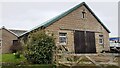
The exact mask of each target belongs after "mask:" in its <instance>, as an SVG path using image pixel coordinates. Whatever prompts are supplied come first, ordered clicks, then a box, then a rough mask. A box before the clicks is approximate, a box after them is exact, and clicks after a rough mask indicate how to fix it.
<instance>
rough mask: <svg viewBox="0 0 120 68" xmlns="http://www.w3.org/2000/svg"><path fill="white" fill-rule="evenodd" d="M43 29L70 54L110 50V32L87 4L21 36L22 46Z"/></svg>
mask: <svg viewBox="0 0 120 68" xmlns="http://www.w3.org/2000/svg"><path fill="white" fill-rule="evenodd" d="M41 29H42V30H45V32H46V34H48V35H53V37H54V38H55V44H56V46H57V47H63V49H64V50H67V51H68V52H72V53H75V54H81V53H100V52H102V51H103V50H104V51H109V50H110V48H109V33H110V31H109V30H108V29H107V28H106V26H105V25H104V24H103V23H102V22H101V21H100V19H99V18H98V17H97V16H96V15H95V13H94V12H93V11H92V10H91V9H90V8H89V7H88V5H87V4H86V3H85V2H82V3H80V4H78V5H76V6H75V7H73V8H71V9H69V10H68V11H66V12H64V13H62V14H60V15H58V16H56V17H54V18H52V19H50V20H48V21H46V22H44V23H43V24H41V25H39V26H38V27H35V28H34V29H32V30H30V31H28V32H25V33H24V34H22V35H21V36H19V39H20V42H21V43H22V45H24V44H25V42H26V41H27V40H28V39H29V34H30V33H33V32H36V31H40V30H41ZM58 49H59V48H58ZM64 50H63V51H64Z"/></svg>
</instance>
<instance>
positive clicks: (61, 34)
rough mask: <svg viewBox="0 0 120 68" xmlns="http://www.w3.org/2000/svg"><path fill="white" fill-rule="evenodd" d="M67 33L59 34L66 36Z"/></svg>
mask: <svg viewBox="0 0 120 68" xmlns="http://www.w3.org/2000/svg"><path fill="white" fill-rule="evenodd" d="M66 34H67V33H60V34H59V35H60V36H66Z"/></svg>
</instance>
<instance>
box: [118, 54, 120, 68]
mask: <svg viewBox="0 0 120 68" xmlns="http://www.w3.org/2000/svg"><path fill="white" fill-rule="evenodd" d="M118 66H119V68H120V56H118Z"/></svg>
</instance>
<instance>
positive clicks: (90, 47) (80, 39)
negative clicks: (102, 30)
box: [74, 31, 96, 54]
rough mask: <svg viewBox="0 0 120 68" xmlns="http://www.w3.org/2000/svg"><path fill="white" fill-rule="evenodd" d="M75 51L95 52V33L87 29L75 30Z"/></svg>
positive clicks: (77, 52) (78, 52)
mask: <svg viewBox="0 0 120 68" xmlns="http://www.w3.org/2000/svg"><path fill="white" fill-rule="evenodd" d="M74 45H75V46H74V47H75V53H76V54H80V53H95V52H96V46H95V33H94V32H89V31H86V32H85V31H75V33H74Z"/></svg>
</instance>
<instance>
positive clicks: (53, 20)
mask: <svg viewBox="0 0 120 68" xmlns="http://www.w3.org/2000/svg"><path fill="white" fill-rule="evenodd" d="M82 5H84V6H85V7H86V8H87V9H88V10H89V11H90V12H91V14H92V15H93V16H94V17H95V18H96V19H97V21H98V22H99V23H100V24H101V25H102V26H103V27H104V28H105V29H106V30H107V31H108V32H109V33H110V31H109V30H108V29H107V28H106V26H104V24H103V23H102V22H101V21H100V19H99V18H98V17H97V16H96V15H95V13H94V12H93V11H92V10H91V9H90V8H89V7H88V5H87V4H86V3H85V2H82V3H80V4H78V5H76V6H74V7H72V8H70V9H68V10H67V11H65V12H63V13H61V14H59V15H57V16H55V17H53V18H52V19H50V20H47V21H45V22H43V23H41V24H40V25H38V26H37V27H34V28H33V29H31V30H29V31H27V32H25V33H23V34H22V35H20V36H19V37H21V36H23V35H25V34H28V33H29V32H31V31H33V30H35V29H38V28H40V27H42V26H43V27H47V26H49V25H51V24H53V23H54V22H56V21H57V20H59V19H61V18H63V17H64V16H66V15H68V14H69V13H71V12H72V11H74V10H76V9H77V8H79V7H81V6H82Z"/></svg>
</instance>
